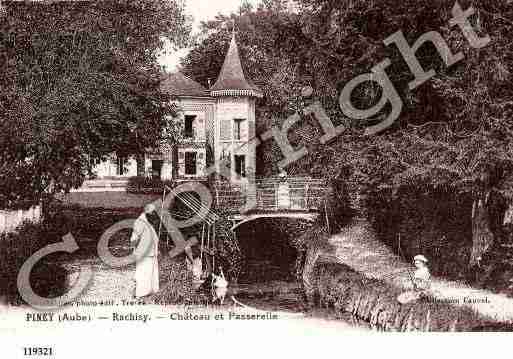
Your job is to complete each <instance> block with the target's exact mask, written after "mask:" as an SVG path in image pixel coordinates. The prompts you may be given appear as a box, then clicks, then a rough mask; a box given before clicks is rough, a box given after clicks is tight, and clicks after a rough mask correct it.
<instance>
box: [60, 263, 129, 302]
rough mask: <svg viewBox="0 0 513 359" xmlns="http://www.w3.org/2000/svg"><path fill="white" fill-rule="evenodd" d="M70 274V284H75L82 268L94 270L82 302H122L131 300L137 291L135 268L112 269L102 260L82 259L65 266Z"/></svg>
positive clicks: (81, 298)
mask: <svg viewBox="0 0 513 359" xmlns="http://www.w3.org/2000/svg"><path fill="white" fill-rule="evenodd" d="M64 266H65V267H66V269H67V270H68V272H69V282H70V284H73V283H74V282H75V280H76V278H77V277H78V275H79V271H80V269H81V268H84V267H85V266H90V267H91V269H92V270H93V279H92V281H91V282H90V283H89V286H88V287H87V288H86V289H85V291H84V292H83V293H82V295H81V296H80V298H77V299H79V300H82V301H89V300H90V301H99V300H118V301H119V300H122V299H131V298H132V297H133V293H134V290H135V282H134V280H133V278H134V273H135V266H129V267H126V268H121V269H117V268H110V267H109V266H107V265H106V264H103V263H102V262H101V261H100V259H81V260H77V261H75V262H71V263H66V264H64Z"/></svg>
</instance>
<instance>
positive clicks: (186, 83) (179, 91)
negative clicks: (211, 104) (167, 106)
mask: <svg viewBox="0 0 513 359" xmlns="http://www.w3.org/2000/svg"><path fill="white" fill-rule="evenodd" d="M160 87H161V90H162V91H164V92H166V93H168V94H170V95H173V96H190V97H210V93H209V92H208V90H207V89H206V88H205V87H203V86H202V85H201V84H199V83H197V82H196V81H194V80H193V79H191V78H189V77H187V76H185V75H184V74H182V73H181V72H174V73H169V74H166V75H165V78H164V80H163V81H162V83H161V84H160Z"/></svg>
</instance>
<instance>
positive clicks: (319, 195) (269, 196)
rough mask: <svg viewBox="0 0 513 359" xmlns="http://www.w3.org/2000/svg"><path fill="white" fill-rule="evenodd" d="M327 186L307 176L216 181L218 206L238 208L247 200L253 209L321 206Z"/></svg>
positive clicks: (309, 208)
mask: <svg viewBox="0 0 513 359" xmlns="http://www.w3.org/2000/svg"><path fill="white" fill-rule="evenodd" d="M327 189H328V186H327V184H326V182H325V181H324V180H319V179H313V178H308V177H288V178H286V179H281V178H260V179H256V180H255V182H254V186H253V185H251V184H247V183H239V184H235V183H231V182H221V181H219V182H216V183H215V184H214V190H215V202H216V205H217V207H218V208H222V209H224V210H227V211H233V212H235V211H238V210H240V209H241V208H243V207H245V206H246V204H247V203H248V201H249V203H250V204H251V203H252V204H253V205H251V206H250V207H251V210H253V211H265V212H272V211H280V210H281V211H282V210H289V211H316V210H319V209H320V208H321V207H322V206H324V199H325V195H326V193H327Z"/></svg>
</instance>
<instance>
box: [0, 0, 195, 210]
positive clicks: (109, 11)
mask: <svg viewBox="0 0 513 359" xmlns="http://www.w3.org/2000/svg"><path fill="white" fill-rule="evenodd" d="M3 6H4V14H3V16H1V17H0V67H1V68H2V69H3V71H4V72H3V75H4V76H2V78H1V79H0V163H1V165H0V188H1V190H0V202H1V203H3V204H5V205H7V206H17V205H19V204H20V203H22V202H28V203H31V202H34V201H38V200H40V199H41V197H42V196H45V195H48V194H49V195H51V194H52V193H56V192H59V191H62V190H65V191H67V190H69V189H70V188H72V187H77V186H79V185H80V184H81V183H82V181H83V180H84V178H85V176H86V175H87V174H88V173H90V171H91V169H92V164H93V160H99V159H103V158H105V157H106V156H108V155H109V154H111V153H118V154H120V155H128V154H136V153H139V152H141V151H143V150H144V148H147V147H149V146H152V145H154V144H155V142H156V141H157V140H159V139H160V138H161V134H162V133H163V131H162V129H163V128H164V127H166V126H172V121H170V118H171V117H172V114H173V109H172V107H170V105H169V103H170V101H169V100H170V99H169V98H168V96H167V95H166V94H164V93H162V92H161V91H160V88H159V85H160V77H161V69H160V66H159V65H158V63H157V56H158V54H159V52H160V51H161V50H162V48H163V39H164V38H167V39H169V40H170V42H171V43H172V45H173V46H174V47H181V46H183V45H185V44H186V41H187V40H188V34H189V31H190V25H189V22H188V19H187V17H186V16H185V15H184V9H183V5H182V4H181V3H180V2H175V1H167V0H156V1H155V0H137V1H130V2H127V1H122V0H109V1H82V2H74V1H69V2H54V1H38V2H32V1H29V2H18V1H4V2H3Z"/></svg>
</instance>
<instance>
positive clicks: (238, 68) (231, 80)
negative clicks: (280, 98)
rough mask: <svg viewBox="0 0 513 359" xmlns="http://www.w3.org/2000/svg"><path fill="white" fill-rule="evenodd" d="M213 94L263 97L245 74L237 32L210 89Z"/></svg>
mask: <svg viewBox="0 0 513 359" xmlns="http://www.w3.org/2000/svg"><path fill="white" fill-rule="evenodd" d="M210 93H211V95H212V96H253V97H262V92H261V91H260V89H259V88H258V87H257V86H256V85H255V84H254V83H253V82H252V81H251V79H249V78H248V77H246V76H245V75H244V71H243V69H242V63H241V61H240V56H239V48H238V46H237V42H236V41H235V33H234V34H233V36H232V41H231V42H230V48H229V49H228V53H227V54H226V58H225V59H224V63H223V67H222V68H221V73H220V74H219V77H218V78H217V81H216V83H215V84H214V86H212V88H211V89H210Z"/></svg>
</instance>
